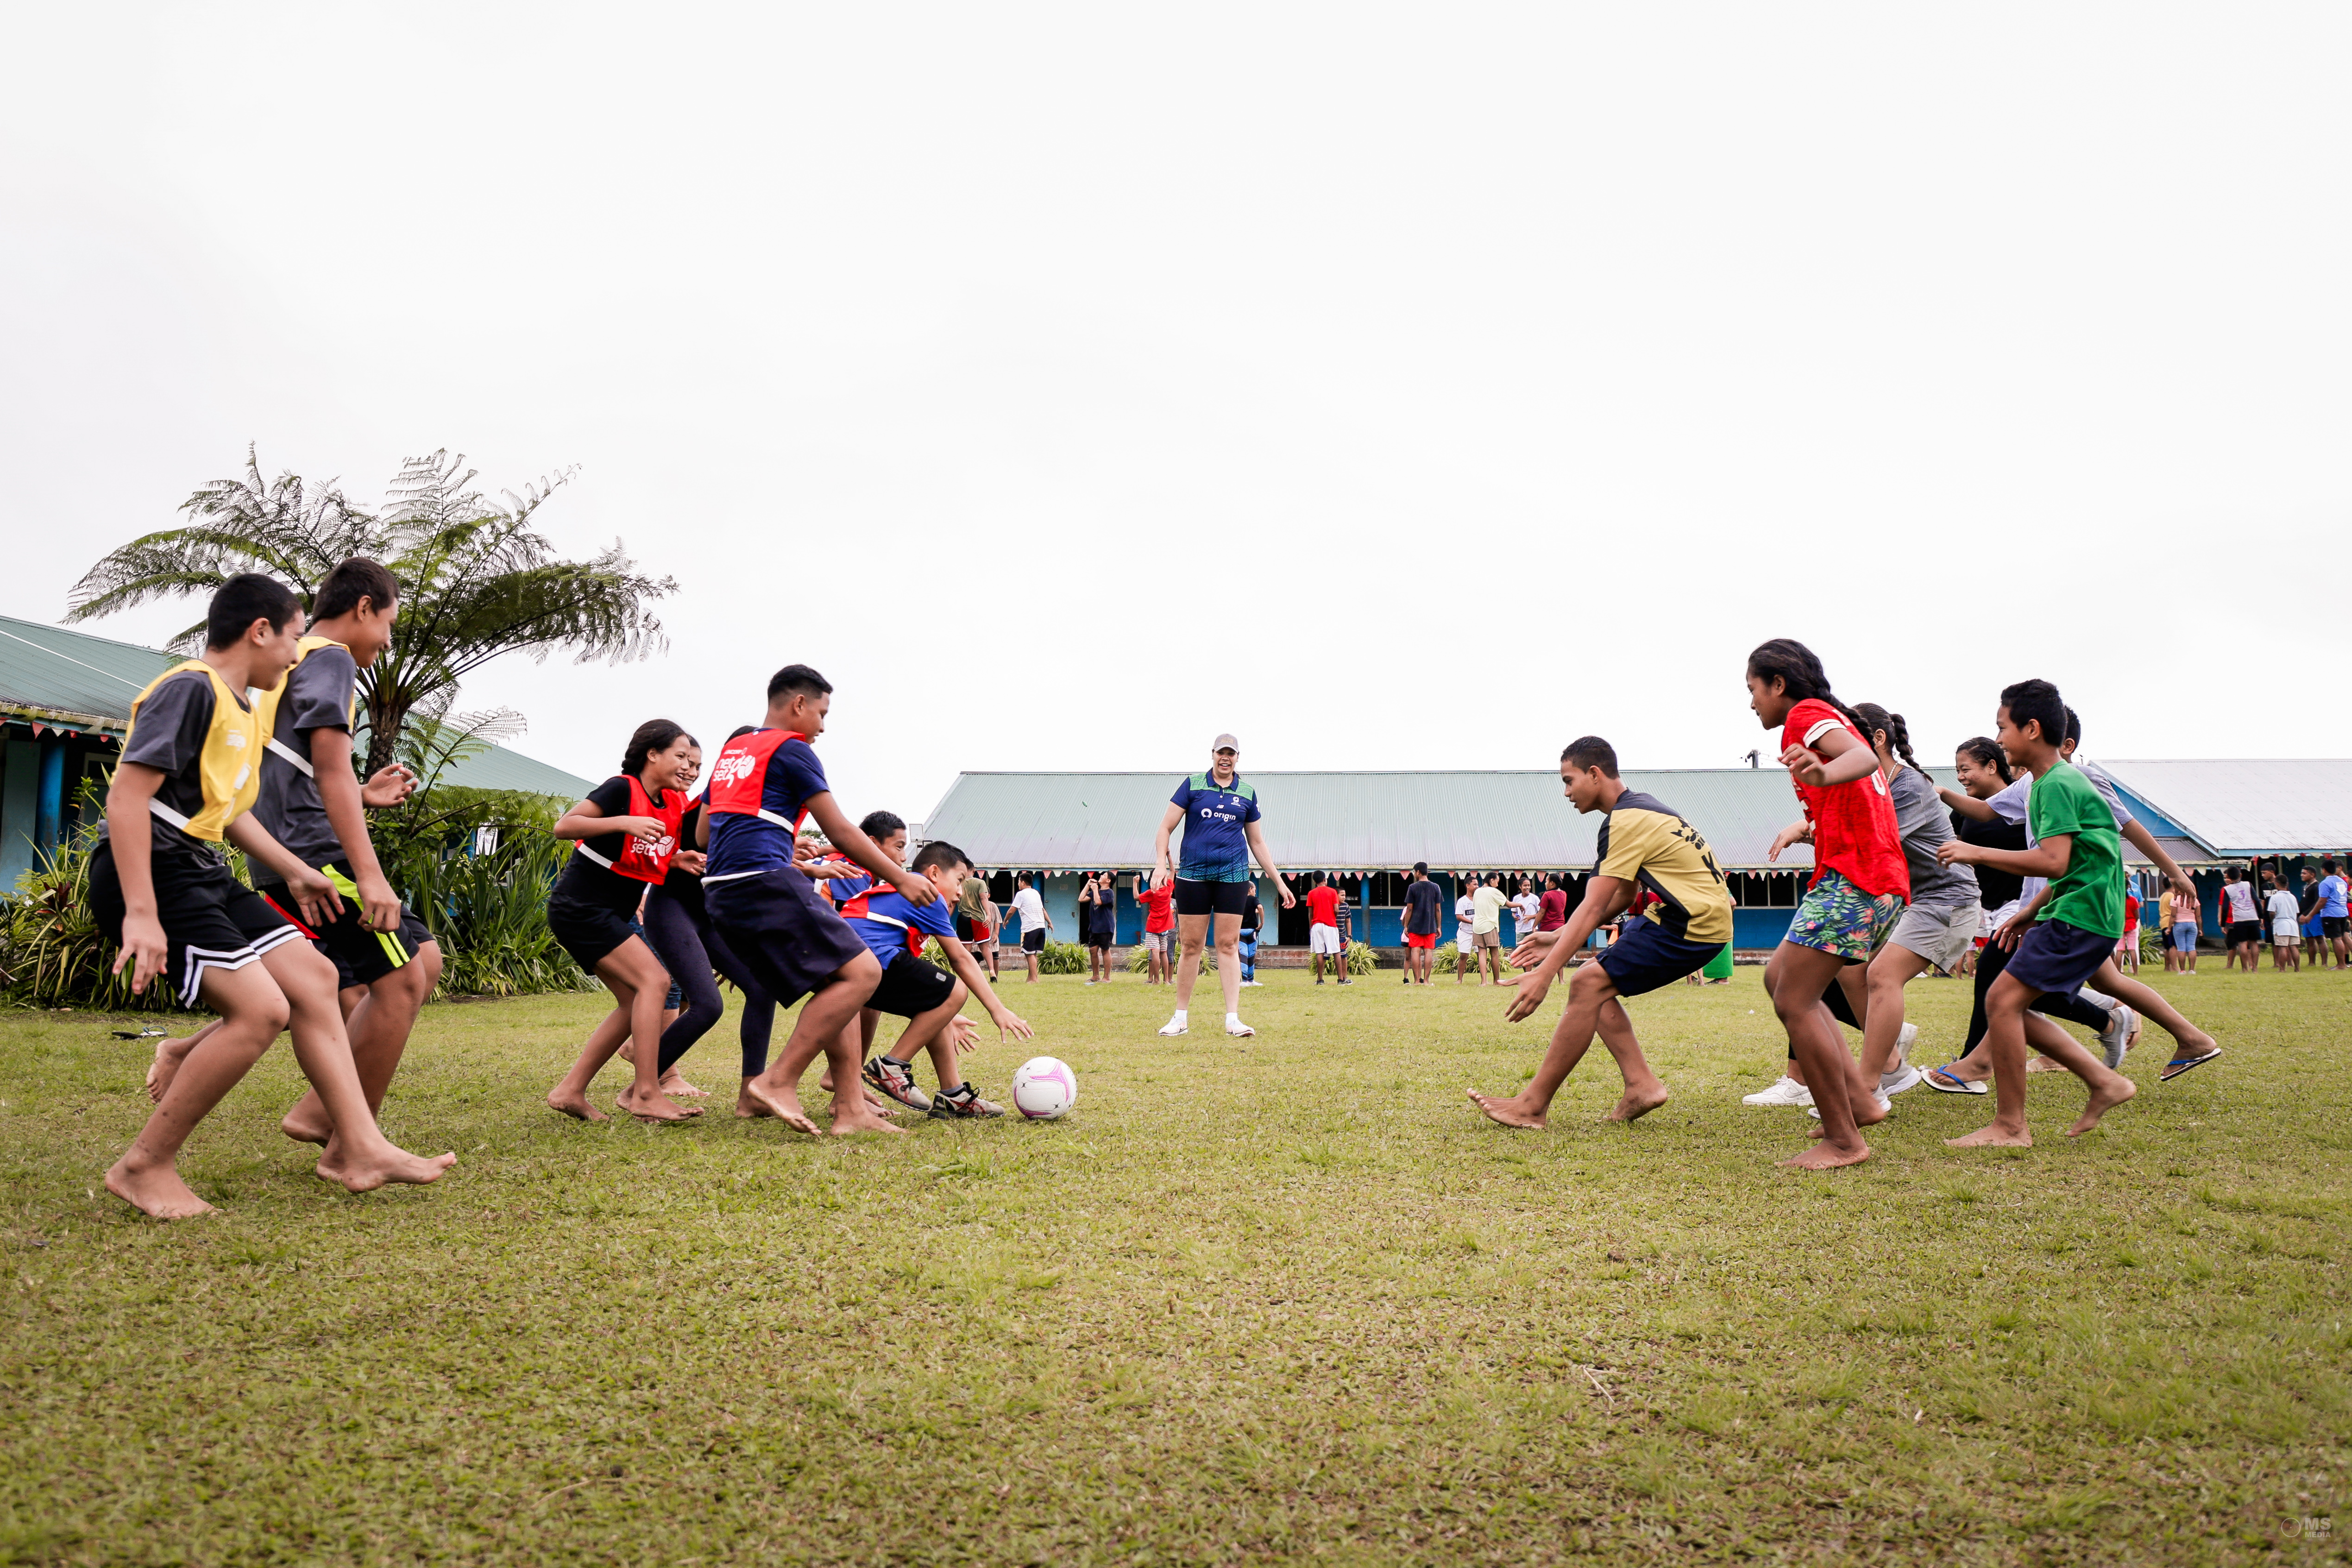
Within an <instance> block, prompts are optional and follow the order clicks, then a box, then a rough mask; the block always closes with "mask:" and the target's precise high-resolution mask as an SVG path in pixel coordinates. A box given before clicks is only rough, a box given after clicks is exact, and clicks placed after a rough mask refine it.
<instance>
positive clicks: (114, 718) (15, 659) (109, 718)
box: [0, 616, 177, 736]
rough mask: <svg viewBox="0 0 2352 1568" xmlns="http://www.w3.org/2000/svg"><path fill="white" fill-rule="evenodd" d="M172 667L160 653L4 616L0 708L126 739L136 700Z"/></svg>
mask: <svg viewBox="0 0 2352 1568" xmlns="http://www.w3.org/2000/svg"><path fill="white" fill-rule="evenodd" d="M175 662H177V657H176V656H175V655H173V654H168V653H164V652H163V651H162V650H161V649H158V648H152V647H140V646H139V645H138V644H136V643H127V642H116V641H115V640H114V639H113V638H112V637H92V636H90V635H89V633H88V632H69V631H68V630H66V629H65V628H64V627H63V626H43V625H41V624H40V623H39V622H38V621H20V620H18V619H16V617H15V616H0V706H5V707H6V708H7V709H8V710H10V711H12V712H16V713H22V714H26V715H29V716H35V717H40V718H47V719H54V720H55V721H58V723H61V724H63V725H65V726H67V727H68V728H70V729H91V730H104V731H107V732H108V733H110V734H113V735H118V736H119V735H121V733H122V729H123V726H124V725H125V724H127V723H129V722H130V721H131V699H132V698H134V697H136V696H138V695H139V693H140V690H141V689H142V688H143V687H145V686H146V684H147V683H148V682H149V681H151V680H152V679H155V678H156V677H157V676H159V675H161V674H163V671H164V670H165V669H167V668H170V667H171V666H172V665H173V664H174V663H175ZM77 721H79V722H77Z"/></svg>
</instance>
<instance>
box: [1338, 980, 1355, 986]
mask: <svg viewBox="0 0 2352 1568" xmlns="http://www.w3.org/2000/svg"><path fill="white" fill-rule="evenodd" d="M1339 984H1342V985H1353V984H1355V982H1354V981H1352V980H1346V979H1343V980H1341V981H1340V982H1339Z"/></svg>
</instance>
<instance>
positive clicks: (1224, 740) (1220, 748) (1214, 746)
mask: <svg viewBox="0 0 2352 1568" xmlns="http://www.w3.org/2000/svg"><path fill="white" fill-rule="evenodd" d="M1241 749H1242V743H1241V742H1239V741H1236V740H1234V738H1233V737H1232V736H1231V735H1220V736H1218V737H1217V738H1216V739H1215V740H1213V741H1212V742H1209V750H1210V752H1239V751H1240V750H1241Z"/></svg>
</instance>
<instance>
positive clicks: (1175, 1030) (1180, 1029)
mask: <svg viewBox="0 0 2352 1568" xmlns="http://www.w3.org/2000/svg"><path fill="white" fill-rule="evenodd" d="M1160 1033H1161V1034H1163V1035H1189V1034H1191V1033H1192V1025H1190V1024H1188V1023H1186V1022H1185V1020H1184V1009H1183V1008H1181V1007H1179V1008H1177V1009H1176V1013H1175V1016H1173V1017H1171V1018H1170V1019H1169V1020H1168V1021H1167V1022H1166V1023H1164V1024H1162V1025H1160Z"/></svg>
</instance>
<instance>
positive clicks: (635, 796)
mask: <svg viewBox="0 0 2352 1568" xmlns="http://www.w3.org/2000/svg"><path fill="white" fill-rule="evenodd" d="M662 799H663V801H664V803H665V804H663V805H655V804H654V799H653V796H651V795H647V794H646V786H645V782H644V781H643V780H642V779H639V778H637V777H635V775H632V776H631V777H630V779H629V810H628V815H629V816H650V817H653V818H655V819H656V821H658V822H660V824H661V825H662V836H661V837H659V838H656V839H653V840H650V841H648V840H646V839H643V838H640V837H637V836H636V835H635V834H634V833H632V834H629V835H627V836H626V837H624V838H623V839H622V840H621V858H619V859H617V860H607V859H605V858H604V857H603V856H602V855H599V854H597V853H596V851H594V850H593V849H591V848H589V847H588V844H587V841H586V840H585V839H583V840H582V841H581V842H580V843H579V844H578V845H577V846H576V847H577V848H578V849H579V851H580V853H582V854H583V855H585V856H587V857H588V858H590V859H591V860H593V861H595V862H596V864H598V865H599V866H604V867H607V868H610V869H611V870H612V871H613V872H614V875H616V876H622V877H628V878H631V879H635V880H636V881H640V882H658V881H660V880H661V879H663V878H665V877H667V876H668V875H669V863H670V859H671V858H672V857H674V856H675V855H677V830H678V825H679V824H680V822H682V821H683V820H684V819H685V816H686V814H687V811H688V808H689V807H690V806H691V805H693V803H692V802H691V801H689V800H688V799H687V798H686V792H685V791H684V790H680V789H668V790H664V791H662Z"/></svg>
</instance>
